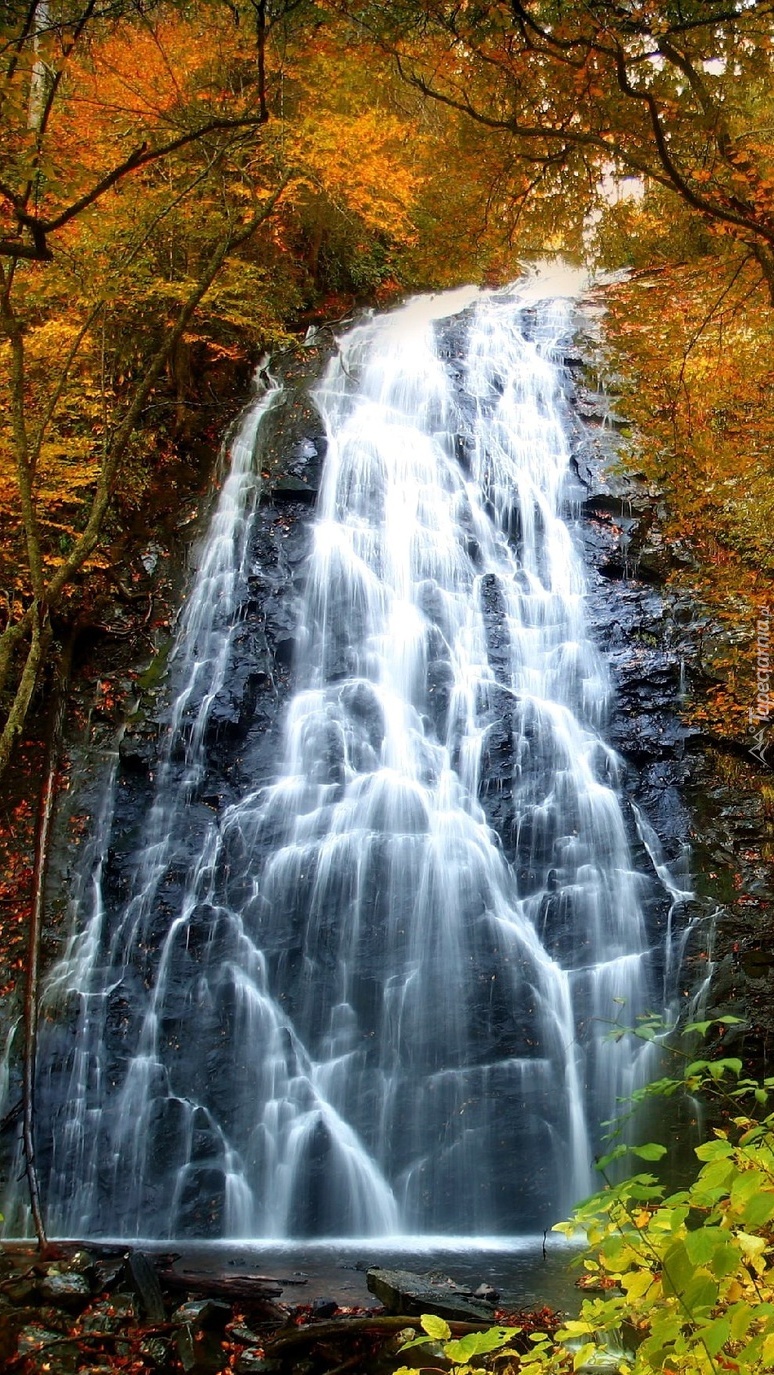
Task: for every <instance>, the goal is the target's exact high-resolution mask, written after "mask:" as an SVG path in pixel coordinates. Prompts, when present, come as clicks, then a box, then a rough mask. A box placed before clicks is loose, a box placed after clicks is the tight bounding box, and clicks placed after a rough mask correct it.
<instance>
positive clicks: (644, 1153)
mask: <svg viewBox="0 0 774 1375" xmlns="http://www.w3.org/2000/svg"><path fill="white" fill-rule="evenodd" d="M632 1152H633V1154H634V1155H638V1156H639V1157H640V1159H641V1160H661V1159H662V1158H663V1157H664V1156H665V1155H666V1153H667V1148H666V1146H660V1145H658V1143H657V1142H655V1141H648V1142H646V1143H645V1145H644V1146H632Z"/></svg>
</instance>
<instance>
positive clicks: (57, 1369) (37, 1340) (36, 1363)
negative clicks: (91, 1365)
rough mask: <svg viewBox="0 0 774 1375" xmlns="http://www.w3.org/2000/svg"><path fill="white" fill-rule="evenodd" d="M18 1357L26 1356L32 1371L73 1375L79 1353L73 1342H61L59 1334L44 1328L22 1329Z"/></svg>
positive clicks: (50, 1374)
mask: <svg viewBox="0 0 774 1375" xmlns="http://www.w3.org/2000/svg"><path fill="white" fill-rule="evenodd" d="M18 1354H19V1356H26V1358H27V1360H28V1361H29V1362H30V1367H29V1368H31V1369H32V1370H43V1369H45V1370H46V1371H47V1373H48V1375H73V1373H74V1372H75V1371H76V1370H77V1368H78V1364H79V1359H80V1357H79V1352H78V1348H77V1346H76V1345H75V1344H74V1343H73V1342H66V1341H63V1340H62V1334H61V1332H51V1331H50V1330H49V1329H48V1328H45V1327H23V1328H22V1330H21V1332H20V1333H19V1342H18Z"/></svg>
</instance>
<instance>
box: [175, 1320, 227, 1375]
mask: <svg viewBox="0 0 774 1375" xmlns="http://www.w3.org/2000/svg"><path fill="white" fill-rule="evenodd" d="M175 1346H176V1348H177V1354H178V1356H179V1358H180V1364H181V1365H182V1367H183V1370H185V1371H186V1372H187V1375H217V1372H219V1371H221V1370H222V1369H223V1346H222V1344H221V1341H220V1338H219V1336H217V1334H216V1333H214V1332H209V1331H207V1329H206V1328H195V1327H189V1326H185V1327H182V1328H181V1329H180V1331H179V1332H178V1334H177V1337H176V1339H175Z"/></svg>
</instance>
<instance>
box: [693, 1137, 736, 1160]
mask: <svg viewBox="0 0 774 1375" xmlns="http://www.w3.org/2000/svg"><path fill="white" fill-rule="evenodd" d="M733 1153H734V1148H733V1146H732V1145H731V1142H730V1141H724V1140H723V1139H722V1138H721V1139H720V1140H718V1139H717V1137H716V1138H715V1140H714V1141H704V1142H702V1144H701V1146H697V1147H696V1150H695V1152H694V1154H695V1155H697V1156H698V1157H699V1160H717V1159H718V1158H719V1157H720V1156H725V1155H733Z"/></svg>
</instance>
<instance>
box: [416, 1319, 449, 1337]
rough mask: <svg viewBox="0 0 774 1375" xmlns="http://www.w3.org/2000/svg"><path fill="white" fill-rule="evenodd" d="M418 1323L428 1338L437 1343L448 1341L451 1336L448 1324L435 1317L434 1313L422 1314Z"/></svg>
mask: <svg viewBox="0 0 774 1375" xmlns="http://www.w3.org/2000/svg"><path fill="white" fill-rule="evenodd" d="M420 1322H421V1324H422V1329H423V1331H425V1332H426V1333H427V1335H428V1337H434V1338H435V1340H436V1341H438V1342H445V1341H448V1339H449V1337H450V1336H451V1328H450V1326H449V1324H448V1323H447V1322H444V1320H443V1318H439V1317H436V1315H435V1313H423V1314H422V1317H421V1318H420Z"/></svg>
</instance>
